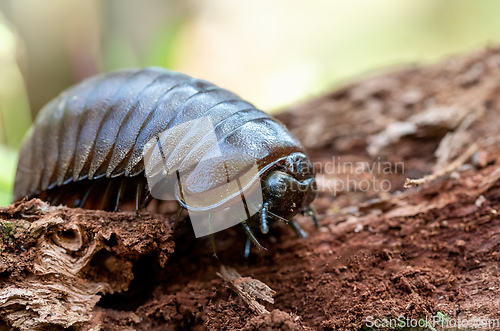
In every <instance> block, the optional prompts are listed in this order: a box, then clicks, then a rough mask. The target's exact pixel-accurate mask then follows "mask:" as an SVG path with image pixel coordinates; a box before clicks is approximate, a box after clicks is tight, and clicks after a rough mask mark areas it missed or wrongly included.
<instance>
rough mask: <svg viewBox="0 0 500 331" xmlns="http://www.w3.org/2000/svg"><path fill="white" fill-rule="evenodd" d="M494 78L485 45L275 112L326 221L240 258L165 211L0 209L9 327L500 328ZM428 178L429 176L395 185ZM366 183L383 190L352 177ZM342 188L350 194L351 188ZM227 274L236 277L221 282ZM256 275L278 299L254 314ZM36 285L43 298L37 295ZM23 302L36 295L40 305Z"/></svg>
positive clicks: (273, 238)
mask: <svg viewBox="0 0 500 331" xmlns="http://www.w3.org/2000/svg"><path fill="white" fill-rule="evenodd" d="M499 78H500V49H487V50H484V51H482V52H479V53H475V54H470V55H467V56H463V57H458V58H454V59H450V60H447V61H444V62H442V63H439V64H436V65H433V66H429V67H418V68H410V69H404V70H400V71H396V72H392V73H388V74H381V75H378V76H374V77H371V78H367V79H364V80H362V81H360V82H357V83H353V84H352V85H349V86H346V87H344V88H341V89H338V90H336V91H334V92H332V93H331V94H329V95H326V96H323V97H321V98H318V99H316V100H313V101H312V102H309V103H307V104H303V105H300V106H297V107H295V108H294V109H290V110H288V111H285V112H284V113H282V114H280V115H279V119H280V120H281V121H283V122H284V123H285V124H287V126H288V127H289V128H290V129H291V131H292V132H293V133H294V134H295V135H296V136H297V137H298V138H299V139H300V140H301V141H302V142H303V143H304V145H305V147H306V148H307V149H308V151H309V153H310V155H311V157H312V159H313V161H314V162H316V166H317V170H318V172H319V174H318V177H317V178H318V184H319V188H320V191H319V195H318V198H317V199H316V201H315V202H314V207H315V209H316V211H317V213H318V217H319V220H320V227H319V229H315V228H314V226H313V224H312V222H311V221H310V219H308V218H306V217H297V220H298V222H299V223H300V224H301V226H302V227H303V229H304V230H305V231H306V232H307V233H308V234H309V237H308V238H297V237H296V235H295V234H294V233H293V231H292V230H290V229H289V228H288V227H286V226H285V225H284V224H280V223H277V224H273V226H272V227H271V231H270V234H269V235H268V236H262V235H260V236H259V239H261V242H262V244H263V245H264V246H265V247H267V248H268V250H267V251H259V250H258V249H256V248H255V247H252V251H251V254H250V257H249V258H248V259H245V258H244V257H243V247H244V242H245V235H244V233H242V231H241V230H240V229H238V228H231V229H228V230H226V231H224V232H221V233H218V234H217V235H216V238H215V239H216V245H217V254H218V259H216V258H214V257H213V256H212V249H211V247H210V242H209V241H208V240H207V239H206V238H201V239H196V238H193V235H192V230H191V229H190V225H189V224H188V222H186V221H185V222H184V223H181V224H180V225H179V227H178V228H177V229H176V230H175V231H172V226H171V225H172V224H173V222H172V221H171V219H173V215H172V214H166V215H163V216H161V215H153V214H145V215H141V216H137V215H135V214H134V213H125V212H123V213H106V212H100V211H84V210H78V209H75V210H72V209H68V208H53V207H49V206H47V205H45V204H44V203H42V202H40V201H37V200H33V201H28V202H22V203H20V204H16V205H12V206H10V207H7V208H4V209H0V219H1V220H2V221H1V222H2V225H1V227H0V230H2V233H3V234H2V240H1V242H0V250H1V251H2V256H1V259H0V277H2V278H1V279H2V282H1V283H0V318H1V320H3V323H4V324H3V325H4V327H5V328H6V327H7V325H17V326H18V327H20V328H24V329H29V328H31V327H41V328H49V327H53V328H57V327H61V326H66V327H70V328H73V329H82V330H90V329H94V330H95V329H99V328H102V329H106V330H133V329H138V330H166V329H172V330H175V329H195V330H203V329H209V330H220V329H225V330H234V329H244V330H273V329H285V330H302V329H313V330H316V329H326V330H344V329H353V330H357V329H360V328H362V327H363V326H364V325H365V320H366V318H367V317H368V316H373V317H380V318H381V317H389V318H397V317H400V316H405V317H410V318H425V317H426V316H427V317H430V316H434V315H436V314H437V313H438V312H440V313H443V314H445V315H446V316H448V317H450V318H466V319H472V318H497V319H498V318H499V315H500V296H499V295H498V294H499V288H500V269H499V260H500V231H499V230H500V215H499V211H500V168H499V162H500V144H499V142H500V130H499V126H500V79H499ZM464 153H465V154H464ZM461 155H462V156H463V157H462V158H461ZM332 162H333V163H335V165H339V164H340V165H343V164H344V163H343V162H352V164H354V165H353V166H352V167H349V166H348V167H347V169H339V168H336V169H332V168H331V163H332ZM354 162H368V163H367V164H368V167H371V166H373V165H375V167H376V168H375V170H374V171H369V168H364V171H359V168H358V166H357V165H358V164H357V163H354ZM378 165H380V166H381V167H382V168H381V171H378V168H377V167H378ZM388 165H390V167H389V168H387V166H388ZM329 166H330V168H328V167H329ZM325 169H326V170H328V171H325ZM425 175H432V176H433V177H427V178H426V179H425V180H424V183H423V184H422V185H420V186H418V187H414V188H410V189H405V188H403V184H404V181H405V179H406V178H420V177H423V176H425ZM373 179H376V180H378V183H380V182H381V181H383V180H388V181H389V182H390V187H387V186H384V187H380V186H377V185H373V184H371V185H368V186H367V184H366V183H367V182H366V181H365V182H362V181H363V180H367V181H370V183H373ZM349 181H351V182H350V183H351V184H352V185H354V184H356V183H357V185H360V186H358V187H357V188H354V187H352V186H351V187H349V189H346V187H347V184H348V183H349ZM340 183H343V184H344V190H341V189H340V187H339V186H338V185H339V184H340ZM353 183H354V184H353ZM335 184H336V185H337V186H335ZM386 184H387V182H386ZM37 222H38V223H37ZM34 224H35V225H34ZM78 233H81V237H82V238H83V239H81V240H80V239H78V238H79V236H80V235H79V234H78ZM174 241H175V248H174ZM57 247H59V248H57ZM61 247H62V248H61ZM50 249H52V251H51V252H58V253H52V255H50V254H49V255H47V250H49V251H50ZM44 252H45V253H44ZM44 254H45V255H44ZM44 257H45V258H44ZM61 261H69V262H66V263H61ZM51 263H52V264H53V265H51ZM75 265H77V267H75ZM221 265H224V266H227V267H230V268H234V269H235V270H236V271H237V272H238V273H239V274H240V275H241V276H242V277H241V278H239V279H236V281H235V282H234V283H228V281H224V280H223V279H222V278H221V277H220V276H219V275H218V273H219V272H221ZM57 268H61V269H62V270H63V271H61V272H60V273H58V270H57ZM250 279H253V280H259V281H260V282H262V283H264V284H266V285H267V286H269V287H270V288H271V289H272V290H274V291H275V292H276V294H275V295H274V303H273V304H271V303H268V302H264V301H260V300H258V301H259V302H260V304H261V305H262V306H263V307H265V308H262V309H264V310H262V309H261V310H260V311H257V310H255V309H253V310H252V309H250V308H249V306H248V305H247V303H245V302H246V301H243V300H242V299H241V295H238V290H237V287H238V286H237V285H238V284H241V283H246V282H248V281H249V280H250ZM47 284H49V285H50V286H51V287H50V286H49V285H47ZM42 285H47V286H49V287H50V288H51V290H50V291H40V292H37V291H38V289H39V288H43V289H46V288H47V287H43V286H42ZM30 286H33V289H34V290H33V291H31V292H30V291H29V289H30V288H29V287H30ZM57 286H61V287H57ZM20 289H21V290H22V291H21V292H19V291H20ZM16 291H17V292H16ZM33 293H35V294H33ZM240 294H241V293H240ZM30 295H35V296H39V297H41V298H44V299H43V300H41V301H40V302H39V303H38V305H34V304H33V303H32V302H33V300H34V299H33V297H30ZM44 296H45V297H44ZM44 300H45V301H44ZM47 305H48V306H47ZM46 307H52V310H51V312H48V311H47V309H45V308H46ZM58 309H59V310H58ZM266 310H267V311H269V312H263V311H266ZM26 316H28V317H26ZM51 316H57V318H52V319H51ZM65 316H67V318H66V320H65ZM30 321H33V322H32V323H31V322H30ZM16 323H17V324H16ZM30 323H31V324H30ZM1 328H2V325H1V324H0V329H1Z"/></svg>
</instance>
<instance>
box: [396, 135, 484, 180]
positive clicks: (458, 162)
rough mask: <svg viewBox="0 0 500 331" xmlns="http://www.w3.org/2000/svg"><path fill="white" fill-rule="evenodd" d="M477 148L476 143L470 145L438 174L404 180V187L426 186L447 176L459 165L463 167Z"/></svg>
mask: <svg viewBox="0 0 500 331" xmlns="http://www.w3.org/2000/svg"><path fill="white" fill-rule="evenodd" d="M478 148H479V145H478V144H477V143H473V144H472V145H470V146H469V148H467V150H466V151H465V152H464V153H462V155H460V156H459V157H457V158H456V159H455V161H453V162H452V163H450V164H448V165H447V166H446V167H444V168H442V169H441V170H439V171H438V172H435V173H433V174H430V175H427V176H424V177H422V178H419V179H410V178H406V180H405V184H404V187H405V188H410V187H415V186H419V185H422V184H426V183H429V182H432V181H434V180H436V179H438V178H441V177H443V176H444V175H446V174H449V173H450V172H452V171H455V170H456V169H458V168H459V167H460V166H461V165H463V164H464V163H465V161H467V160H468V159H469V158H470V157H471V156H472V154H474V153H475V152H476V151H477V150H478Z"/></svg>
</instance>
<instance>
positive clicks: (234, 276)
mask: <svg viewBox="0 0 500 331" xmlns="http://www.w3.org/2000/svg"><path fill="white" fill-rule="evenodd" d="M217 276H219V277H220V278H222V279H223V280H224V281H226V282H227V283H229V285H230V286H231V288H232V289H233V290H234V291H235V292H236V294H238V296H239V297H240V298H241V299H242V300H243V301H244V302H245V303H246V304H247V305H248V307H249V308H250V309H252V310H253V311H254V312H256V313H258V314H264V313H269V311H268V310H267V309H266V308H265V307H264V306H263V305H261V304H260V303H258V302H257V300H256V299H260V300H264V301H267V302H269V303H274V299H273V296H274V295H275V294H276V291H274V290H273V289H271V288H270V287H269V286H267V285H266V284H264V283H263V282H261V281H260V280H258V279H253V278H251V277H242V276H241V275H240V274H239V273H238V272H237V271H236V270H234V269H233V268H230V267H226V266H224V265H221V267H220V273H219V272H218V273H217Z"/></svg>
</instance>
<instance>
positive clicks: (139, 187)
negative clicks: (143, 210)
mask: <svg viewBox="0 0 500 331" xmlns="http://www.w3.org/2000/svg"><path fill="white" fill-rule="evenodd" d="M141 197H142V183H141V182H140V181H139V182H137V186H136V188H135V212H136V213H137V214H139V208H140V202H141Z"/></svg>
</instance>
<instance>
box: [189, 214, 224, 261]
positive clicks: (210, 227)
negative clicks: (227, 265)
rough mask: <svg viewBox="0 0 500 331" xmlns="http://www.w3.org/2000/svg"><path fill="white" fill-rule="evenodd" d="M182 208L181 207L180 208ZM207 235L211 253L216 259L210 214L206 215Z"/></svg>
mask: <svg viewBox="0 0 500 331" xmlns="http://www.w3.org/2000/svg"><path fill="white" fill-rule="evenodd" d="M181 208H182V207H181ZM208 233H209V236H210V245H211V246H212V252H213V254H214V257H215V258H218V257H217V250H216V249H215V234H214V232H213V228H212V214H208Z"/></svg>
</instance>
